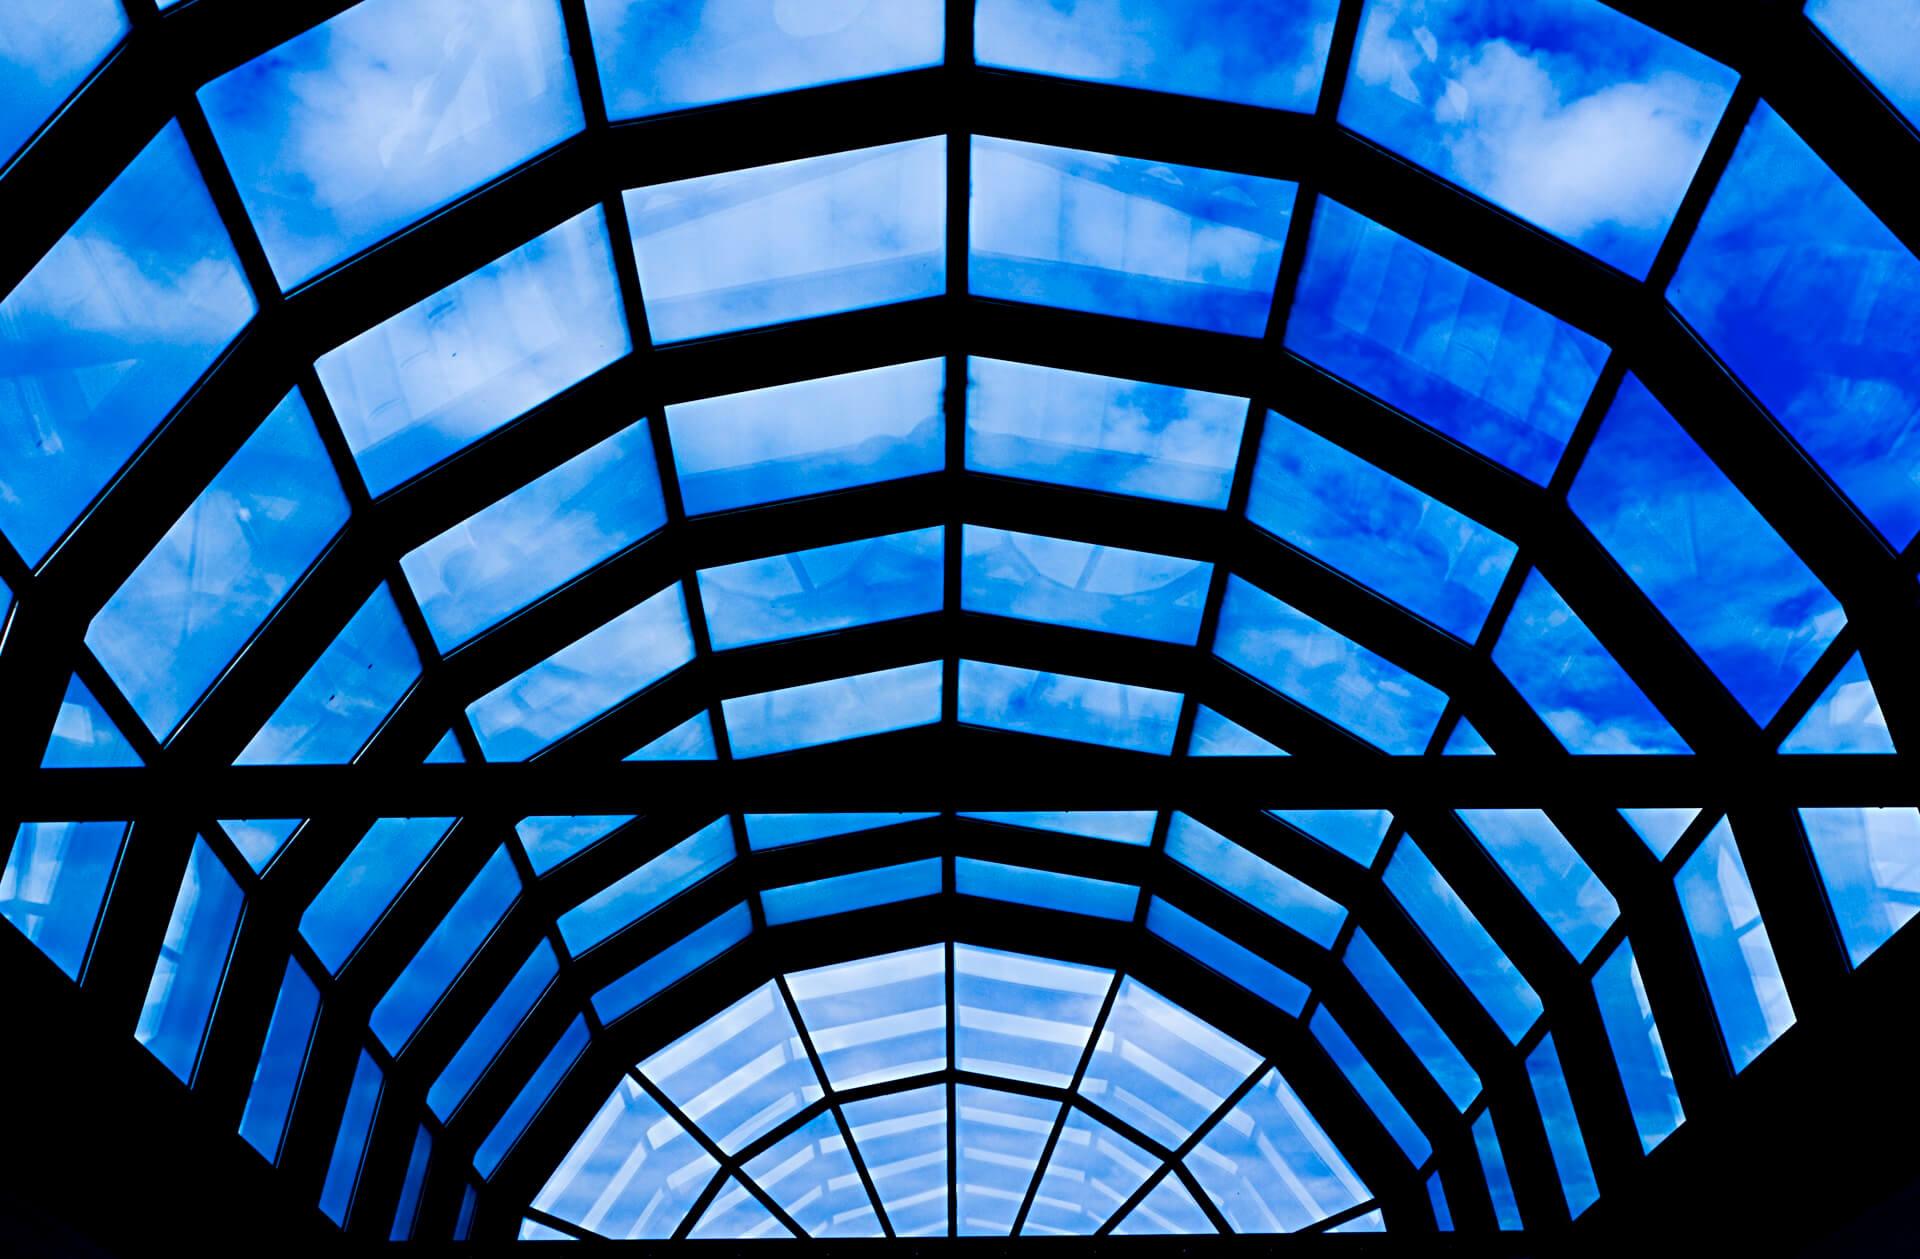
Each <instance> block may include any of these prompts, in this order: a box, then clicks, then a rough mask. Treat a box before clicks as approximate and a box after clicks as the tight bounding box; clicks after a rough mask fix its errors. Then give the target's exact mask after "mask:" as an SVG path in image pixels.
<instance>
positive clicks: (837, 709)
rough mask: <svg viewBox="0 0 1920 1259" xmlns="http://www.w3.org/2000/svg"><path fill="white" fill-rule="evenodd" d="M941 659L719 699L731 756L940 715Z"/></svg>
mask: <svg viewBox="0 0 1920 1259" xmlns="http://www.w3.org/2000/svg"><path fill="white" fill-rule="evenodd" d="M940 686H941V682H940V662H939V661H937V660H932V661H928V662H927V663H926V664H911V665H903V666H901V667H900V668H897V669H882V670H880V671H879V672H877V673H862V674H858V675H856V676H854V677H850V678H834V679H832V680H830V681H826V682H811V683H808V684H806V685H804V686H790V687H788V688H787V689H785V690H782V691H768V692H766V693H765V694H762V695H746V696H741V697H739V698H737V699H729V700H724V701H722V703H721V705H720V708H721V712H722V713H723V714H724V715H725V717H726V722H727V734H728V737H729V738H731V739H732V741H733V753H734V755H735V756H764V755H766V754H767V753H769V752H785V751H788V750H790V749H793V748H798V747H810V746H812V745H814V744H819V743H833V742H835V741H837V740H840V739H854V738H860V737H862V736H864V735H870V734H885V733H887V732H889V731H893V730H904V729H906V728H907V727H909V726H924V725H928V724H931V723H932V722H936V721H938V720H940Z"/></svg>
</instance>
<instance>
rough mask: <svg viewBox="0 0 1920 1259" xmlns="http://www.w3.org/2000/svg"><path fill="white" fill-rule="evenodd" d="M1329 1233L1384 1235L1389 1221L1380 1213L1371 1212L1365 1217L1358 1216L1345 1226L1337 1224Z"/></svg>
mask: <svg viewBox="0 0 1920 1259" xmlns="http://www.w3.org/2000/svg"><path fill="white" fill-rule="evenodd" d="M1327 1231H1328V1232H1329V1233H1384V1232H1386V1231H1387V1221H1386V1218H1385V1217H1384V1216H1382V1215H1381V1214H1380V1213H1379V1212H1378V1211H1369V1212H1367V1213H1366V1214H1365V1215H1356V1216H1354V1217H1353V1218H1352V1219H1350V1220H1348V1221H1347V1222H1346V1223H1344V1224H1336V1225H1334V1226H1333V1227H1332V1228H1330V1229H1328V1230H1327Z"/></svg>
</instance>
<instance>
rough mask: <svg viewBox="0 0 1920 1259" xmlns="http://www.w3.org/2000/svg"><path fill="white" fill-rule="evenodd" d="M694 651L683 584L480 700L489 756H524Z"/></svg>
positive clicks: (479, 730) (474, 711)
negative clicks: (682, 589)
mask: <svg viewBox="0 0 1920 1259" xmlns="http://www.w3.org/2000/svg"><path fill="white" fill-rule="evenodd" d="M691 659H693V632H692V631H691V630H690V629H689V628H688V625H687V602H686V598H685V595H684V594H683V592H682V591H681V589H680V587H679V586H678V585H677V584H676V585H672V586H669V587H667V588H666V589H665V590H662V591H661V592H660V593H659V594H656V595H654V596H653V597H652V598H650V599H648V600H646V601H645V602H644V603H641V604H638V605H636V606H635V607H633V608H630V609H628V610H627V611H625V612H622V613H621V614H620V615H619V616H616V617H614V618H613V619H612V620H611V621H608V622H607V623H606V624H605V625H602V626H601V627H600V628H599V629H596V630H594V631H593V632H591V633H589V634H587V635H585V636H584V637H582V638H578V639H575V640H574V641H573V642H572V643H570V644H568V645H567V646H565V647H562V648H561V649H560V650H559V651H556V652H554V653H553V655H551V656H549V657H547V659H545V660H543V661H541V662H540V663H539V664H537V665H535V666H533V668H531V669H528V670H527V671H526V672H525V673H523V674H521V675H520V676H519V677H517V678H515V679H513V680H512V681H511V682H507V683H505V684H503V685H501V686H498V687H496V688H495V689H494V690H492V691H491V692H489V693H488V694H486V695H484V696H482V697H481V698H479V699H477V700H475V701H474V702H473V703H471V704H469V705H468V706H467V716H468V718H469V719H471V720H472V722H473V732H474V734H475V735H477V736H479V739H480V747H481V750H483V751H484V752H485V753H486V754H487V756H488V758H489V759H491V760H496V761H523V760H525V759H527V758H528V757H529V756H532V755H533V754H534V753H536V752H539V751H541V750H543V749H544V748H546V747H547V746H548V745H549V744H551V743H553V742H554V741H555V740H556V739H560V738H562V737H564V736H565V735H568V734H571V733H573V731H575V730H577V729H579V728H580V727H581V726H583V725H585V724H586V723H587V722H589V721H591V720H592V719H593V718H595V717H598V716H599V715H600V714H602V713H604V712H606V711H607V710H608V709H609V708H612V707H613V706H614V705H615V704H618V703H621V702H622V701H624V700H626V699H628V698H630V697H632V696H633V695H635V694H636V693H638V692H639V691H642V690H644V689H645V688H647V687H649V686H651V685H653V684H654V683H655V682H658V681H659V680H660V679H661V678H664V677H665V676H667V674H669V673H672V672H673V671H674V670H675V669H678V668H679V667H680V666H681V665H683V664H685V663H687V662H688V661H689V660H691Z"/></svg>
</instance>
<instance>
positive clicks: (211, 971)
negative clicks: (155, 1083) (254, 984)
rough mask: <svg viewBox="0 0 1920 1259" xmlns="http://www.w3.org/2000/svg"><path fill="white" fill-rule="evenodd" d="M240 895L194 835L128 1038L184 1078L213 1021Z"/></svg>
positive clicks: (191, 1069)
mask: <svg viewBox="0 0 1920 1259" xmlns="http://www.w3.org/2000/svg"><path fill="white" fill-rule="evenodd" d="M244 899H245V894H244V893H243V892H242V891H241V889H240V885H239V883H237V882H235V880H234V877H233V875H232V874H230V873H229V872H228V871H227V868H226V866H224V865H222V864H221V862H220V858H219V857H218V856H217V855H215V853H214V851H213V849H212V848H210V847H208V846H207V841H206V840H205V839H201V838H199V837H195V839H194V841H193V852H192V854H191V855H190V856H189V857H188V859H187V869H186V874H185V876H184V877H183V878H182V879H181V881H180V892H179V895H178V896H177V897H175V899H174V902H173V916H172V917H171V918H169V919H168V920H167V933H166V935H165V936H164V937H163V938H162V939H161V941H160V956H159V958H158V960H156V961H155V963H154V967H153V979H152V981H151V982H150V983H149V984H148V985H147V996H146V1000H145V1001H144V1002H142V1003H141V1006H140V1021H139V1023H138V1024H137V1025H136V1026H135V1027H134V1029H133V1038H134V1039H135V1040H137V1041H139V1042H140V1043H141V1044H143V1045H145V1046H146V1047H147V1049H148V1050H149V1051H151V1052H152V1054H153V1056H154V1057H156V1058H158V1059H159V1060H160V1061H161V1063H162V1064H163V1065H164V1066H165V1067H166V1068H167V1070H169V1071H171V1072H173V1073H174V1074H175V1075H177V1076H179V1077H180V1078H181V1079H182V1080H185V1081H187V1082H189V1083H191V1082H192V1080H193V1073H194V1067H195V1065H196V1064H197V1063H198V1062H199V1060H200V1044H201V1042H202V1041H203V1040H204V1039H205V1037H206V1034H207V1024H208V1023H209V1022H211V1021H212V1019H213V1004H214V1001H215V1000H216V999H217V997H218V996H219V993H220V980H221V978H222V977H223V976H224V975H225V974H226V973H227V955H228V953H229V952H231V951H232V948H233V937H234V934H235V932H236V931H237V930H238V929H239V926H240V909H241V904H242V902H243V900H244Z"/></svg>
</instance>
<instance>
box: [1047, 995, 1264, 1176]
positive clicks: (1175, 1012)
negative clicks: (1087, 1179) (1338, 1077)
mask: <svg viewBox="0 0 1920 1259" xmlns="http://www.w3.org/2000/svg"><path fill="white" fill-rule="evenodd" d="M1259 1065H1260V1059H1259V1056H1258V1055H1256V1054H1255V1053H1254V1052H1253V1051H1252V1050H1250V1049H1248V1048H1247V1047H1246V1046H1244V1045H1242V1044H1240V1042H1238V1041H1236V1040H1233V1039H1231V1038H1230V1037H1227V1036H1225V1035H1222V1034H1221V1033H1220V1032H1218V1031H1215V1030H1214V1029H1213V1028H1212V1027H1210V1026H1208V1025H1207V1024H1205V1023H1203V1022H1201V1021H1200V1020H1199V1019H1197V1018H1195V1017H1194V1016H1193V1015H1191V1014H1189V1013H1187V1012H1186V1011H1185V1010H1183V1009H1181V1008H1180V1007H1179V1006H1177V1005H1175V1004H1173V1003H1172V1002H1171V1001H1168V1000H1167V999H1166V998H1164V997H1162V996H1160V995H1159V994H1158V993H1156V992H1154V991H1152V990H1151V989H1149V988H1148V987H1147V986H1146V985H1144V984H1142V983H1140V982H1138V981H1137V980H1134V979H1122V980H1121V981H1120V991H1119V993H1118V994H1117V995H1116V996H1115V997H1114V1000H1113V1009H1112V1011H1111V1012H1109V1013H1108V1015H1107V1021H1106V1022H1105V1023H1103V1024H1102V1025H1101V1027H1100V1034H1099V1036H1098V1037H1097V1038H1096V1039H1095V1040H1094V1047H1093V1055H1092V1057H1090V1058H1089V1059H1088V1061H1087V1072H1086V1075H1085V1076H1084V1077H1082V1078H1081V1081H1080V1089H1079V1092H1080V1096H1082V1097H1084V1098H1086V1099H1087V1100H1088V1101H1090V1102H1092V1103H1093V1104H1094V1105H1096V1106H1101V1107H1104V1108H1105V1109H1106V1110H1107V1111H1108V1112H1109V1113H1111V1114H1113V1115H1114V1116H1115V1117H1116V1118H1118V1119H1121V1120H1124V1121H1125V1122H1127V1123H1129V1124H1132V1125H1133V1126H1134V1128H1136V1129H1137V1130H1139V1131H1140V1132H1142V1133H1144V1134H1146V1135H1147V1136H1148V1137H1150V1138H1152V1139H1154V1140H1156V1141H1159V1142H1161V1143H1162V1144H1164V1145H1166V1146H1168V1147H1174V1146H1178V1145H1179V1144H1180V1143H1181V1142H1182V1141H1184V1140H1185V1139H1186V1138H1187V1137H1188V1135H1190V1134H1191V1133H1192V1132H1193V1131H1194V1129H1196V1128H1198V1127H1199V1126H1200V1125H1201V1124H1202V1123H1204V1122H1206V1119H1207V1117H1208V1116H1209V1115H1211V1114H1212V1113H1213V1112H1214V1110H1215V1109H1217V1108H1218V1107H1219V1105H1220V1103H1222V1102H1224V1101H1225V1100H1226V1099H1227V1094H1229V1093H1231V1092H1233V1090H1234V1089H1235V1088H1237V1087H1238V1086H1239V1085H1240V1083H1241V1082H1242V1081H1244V1080H1245V1079H1246V1078H1247V1076H1249V1075H1250V1074H1252V1073H1253V1070H1254V1068H1255V1067H1258V1066H1259Z"/></svg>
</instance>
